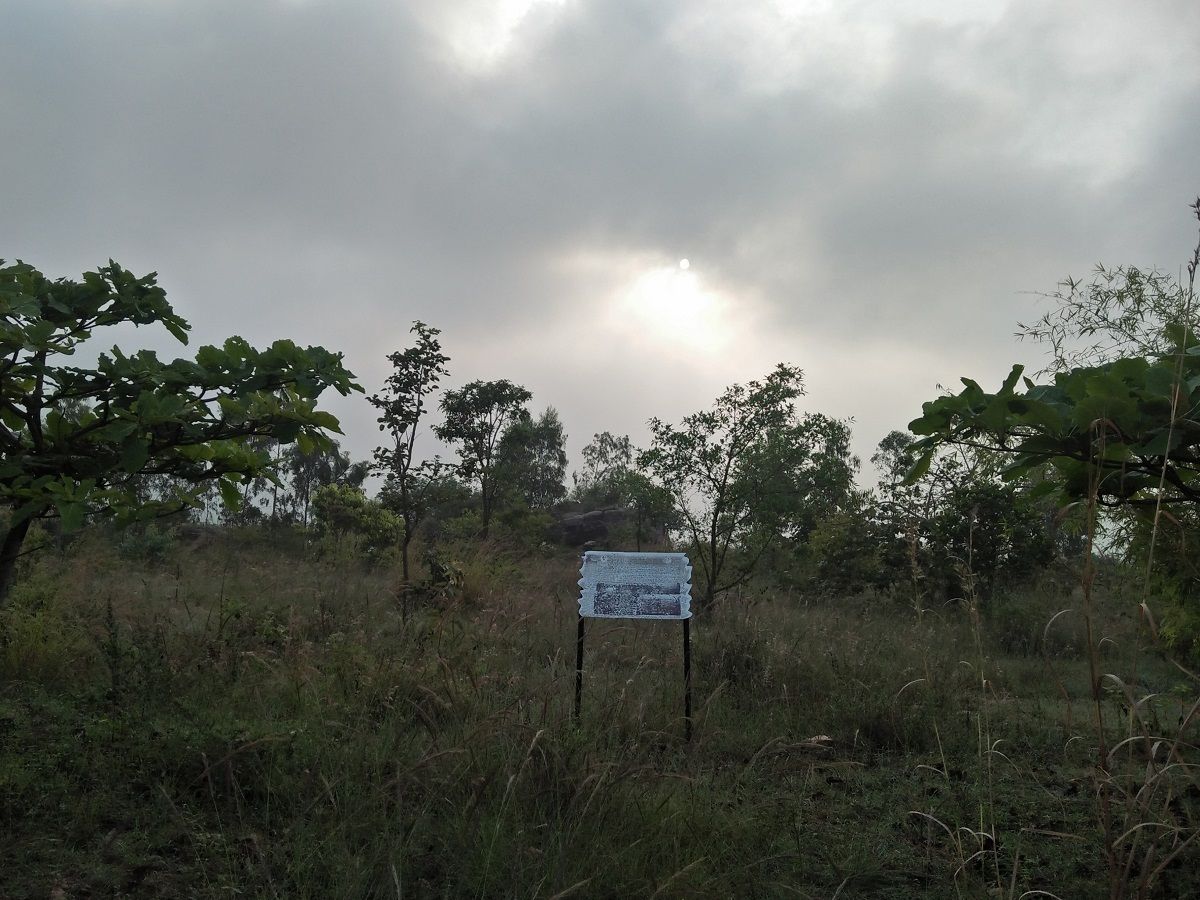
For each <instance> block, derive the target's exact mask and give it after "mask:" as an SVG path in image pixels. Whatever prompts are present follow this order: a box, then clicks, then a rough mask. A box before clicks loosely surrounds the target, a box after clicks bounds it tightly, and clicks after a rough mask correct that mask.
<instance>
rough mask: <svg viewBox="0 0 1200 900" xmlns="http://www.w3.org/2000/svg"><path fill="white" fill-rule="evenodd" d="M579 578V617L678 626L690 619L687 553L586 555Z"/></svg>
mask: <svg viewBox="0 0 1200 900" xmlns="http://www.w3.org/2000/svg"><path fill="white" fill-rule="evenodd" d="M579 574H580V579H579V588H580V593H579V615H580V617H581V618H588V619H652V620H659V621H667V622H678V621H686V620H687V619H690V618H691V616H692V609H691V605H692V565H691V562H690V561H689V560H688V558H687V554H686V553H632V552H626V551H615V550H588V551H587V552H586V553H584V554H583V564H582V566H581V567H580V570H579Z"/></svg>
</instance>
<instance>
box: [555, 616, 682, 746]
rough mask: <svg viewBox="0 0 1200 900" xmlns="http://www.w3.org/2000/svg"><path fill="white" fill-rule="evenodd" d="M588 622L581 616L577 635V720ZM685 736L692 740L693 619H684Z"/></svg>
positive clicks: (581, 702)
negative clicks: (584, 642) (586, 623)
mask: <svg viewBox="0 0 1200 900" xmlns="http://www.w3.org/2000/svg"><path fill="white" fill-rule="evenodd" d="M585 622H587V619H585V618H584V617H583V616H580V617H579V628H578V630H577V632H576V635H575V721H576V722H578V721H579V714H580V710H581V709H582V708H583V639H584V636H585V635H586V634H587V627H586V625H585V624H584V623H585ZM683 737H684V740H686V741H688V742H689V743H690V742H691V740H692V620H691V619H684V620H683Z"/></svg>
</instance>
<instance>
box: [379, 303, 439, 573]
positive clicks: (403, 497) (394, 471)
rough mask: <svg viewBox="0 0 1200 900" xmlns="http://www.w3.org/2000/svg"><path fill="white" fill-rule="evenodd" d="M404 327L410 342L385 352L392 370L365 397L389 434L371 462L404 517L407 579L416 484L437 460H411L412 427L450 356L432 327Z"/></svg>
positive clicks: (416, 517) (416, 513)
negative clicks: (377, 389)
mask: <svg viewBox="0 0 1200 900" xmlns="http://www.w3.org/2000/svg"><path fill="white" fill-rule="evenodd" d="M410 332H411V333H413V334H415V335H416V336H417V339H416V343H415V344H414V345H413V346H412V347H409V348H408V349H407V350H401V351H397V352H395V353H392V354H391V355H390V356H388V361H389V362H390V363H391V364H392V374H391V375H389V376H388V379H387V381H386V382H385V384H384V388H383V392H382V393H380V394H376V395H374V396H372V397H371V398H370V399H371V404H372V405H373V406H374V407H375V408H376V409H378V410H379V429H380V430H381V431H386V432H388V434H389V435H390V437H391V444H390V446H384V447H377V448H376V450H375V468H376V470H377V471H380V472H383V473H384V474H385V475H386V476H387V480H388V484H389V486H390V487H391V490H392V492H393V495H394V499H395V509H396V511H397V512H398V513H399V514H400V516H401V519H402V520H403V522H404V528H403V533H402V535H401V538H400V551H401V552H400V560H401V571H402V573H403V577H404V580H405V581H406V582H407V581H408V580H409V552H408V551H409V545H410V544H411V543H412V540H413V537H414V536H415V535H416V533H417V526H418V525H419V524H420V519H421V515H422V513H423V510H424V505H423V504H422V503H421V502H419V500H418V496H417V495H418V493H419V492H418V490H417V487H416V485H417V482H419V481H420V480H421V479H422V477H423V476H428V475H429V474H431V473H432V471H433V470H434V469H435V468H436V465H437V463H436V462H422V463H419V462H417V460H416V456H415V449H416V441H417V428H418V426H419V425H420V422H421V416H422V415H423V414H424V413H425V409H426V398H427V397H429V395H430V394H432V393H433V392H434V391H435V390H437V386H438V383H439V382H440V381H441V379H442V377H443V376H444V375H448V374H449V372H448V371H447V370H446V363H448V362H449V361H450V357H448V356H446V355H445V354H444V353H442V345H441V342H440V341H438V337H437V336H438V335H439V334H441V332H440V331H439V330H438V329H436V328H431V327H430V326H428V325H426V324H425V323H424V322H413V325H412V328H411V329H410Z"/></svg>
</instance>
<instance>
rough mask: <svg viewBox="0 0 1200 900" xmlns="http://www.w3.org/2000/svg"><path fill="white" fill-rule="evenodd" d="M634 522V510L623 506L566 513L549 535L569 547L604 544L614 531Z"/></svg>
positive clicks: (548, 531) (552, 527)
mask: <svg viewBox="0 0 1200 900" xmlns="http://www.w3.org/2000/svg"><path fill="white" fill-rule="evenodd" d="M632 524H633V511H632V510H628V509H623V508H619V507H618V508H613V509H593V510H589V511H587V512H581V513H564V514H562V515H561V516H559V517H557V518H556V519H555V521H554V523H553V524H551V525H550V527H549V528H548V529H547V535H546V536H547V537H548V538H549V539H550V540H552V541H557V542H558V543H560V544H566V545H567V546H569V547H580V546H583V545H584V544H587V543H595V544H603V543H604V542H605V541H607V540H608V539H609V537H610V536H611V535H612V534H613V532H614V531H617V530H618V529H621V528H625V527H628V526H630V525H632Z"/></svg>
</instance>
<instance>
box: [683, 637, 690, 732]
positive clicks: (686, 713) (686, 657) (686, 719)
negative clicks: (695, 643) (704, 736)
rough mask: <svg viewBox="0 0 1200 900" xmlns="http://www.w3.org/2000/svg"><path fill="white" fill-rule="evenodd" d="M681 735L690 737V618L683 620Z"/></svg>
mask: <svg viewBox="0 0 1200 900" xmlns="http://www.w3.org/2000/svg"><path fill="white" fill-rule="evenodd" d="M683 735H684V739H685V740H687V741H689V742H690V741H691V739H692V620H691V619H684V620H683Z"/></svg>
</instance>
